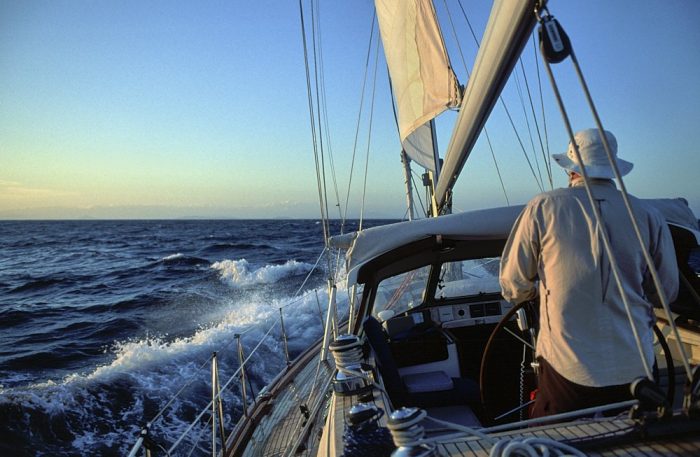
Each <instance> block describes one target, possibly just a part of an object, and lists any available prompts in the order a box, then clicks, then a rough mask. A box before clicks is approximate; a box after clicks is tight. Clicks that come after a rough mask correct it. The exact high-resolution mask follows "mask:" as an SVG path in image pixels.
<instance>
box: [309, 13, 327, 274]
mask: <svg viewBox="0 0 700 457" xmlns="http://www.w3.org/2000/svg"><path fill="white" fill-rule="evenodd" d="M317 3H318V2H314V0H311V37H312V40H311V42H312V43H313V57H314V59H313V64H314V86H315V89H316V115H317V117H318V144H319V149H320V151H321V154H320V155H321V175H322V179H321V183H322V188H323V196H322V199H323V202H322V203H321V204H322V205H323V206H325V213H324V216H325V217H322V220H321V223H322V224H323V226H324V233H325V234H326V237H329V236H330V225H329V219H330V216H329V214H328V185H327V183H326V164H325V154H324V149H323V124H322V122H321V111H322V110H321V96H320V94H319V85H320V84H319V71H320V70H319V67H320V63H321V62H320V57H319V54H320V50H319V49H318V48H317V46H316V42H317V41H318V40H319V39H320V38H317V36H318V34H317V33H316V25H317V24H316V22H317V21H318V17H319V16H320V14H319V13H318V12H317V9H318V6H316V8H314V5H315V4H317ZM319 46H320V45H319ZM328 262H329V264H328V270H329V274H331V271H330V259H329V261H328Z"/></svg>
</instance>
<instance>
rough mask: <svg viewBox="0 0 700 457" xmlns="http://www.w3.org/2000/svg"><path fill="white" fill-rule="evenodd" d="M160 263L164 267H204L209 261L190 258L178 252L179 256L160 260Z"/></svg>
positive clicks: (173, 255)
mask: <svg viewBox="0 0 700 457" xmlns="http://www.w3.org/2000/svg"><path fill="white" fill-rule="evenodd" d="M158 263H160V264H164V265H203V264H208V263H209V261H208V260H206V259H202V258H200V257H194V256H189V255H185V254H182V253H180V252H178V253H177V254H172V255H169V256H166V257H163V258H162V259H160V261H158Z"/></svg>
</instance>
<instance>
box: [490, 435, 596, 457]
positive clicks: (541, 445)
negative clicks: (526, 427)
mask: <svg viewBox="0 0 700 457" xmlns="http://www.w3.org/2000/svg"><path fill="white" fill-rule="evenodd" d="M549 455H554V456H561V457H569V456H571V457H586V454H584V453H583V452H581V451H579V450H578V449H576V448H575V447H573V446H569V445H568V444H565V443H560V442H559V441H555V440H552V439H549V438H539V437H531V438H510V439H502V440H500V441H499V442H498V443H496V445H495V446H494V447H492V448H491V452H490V453H489V457H511V456H512V457H516V456H517V457H521V456H527V457H540V456H543V457H547V456H549Z"/></svg>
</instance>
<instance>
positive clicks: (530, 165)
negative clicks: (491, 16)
mask: <svg viewBox="0 0 700 457" xmlns="http://www.w3.org/2000/svg"><path fill="white" fill-rule="evenodd" d="M457 4H458V5H459V7H460V9H461V10H462V15H463V16H464V20H465V21H466V22H467V26H468V27H469V31H470V32H471V35H472V38H474V42H475V43H476V45H477V47H480V46H481V44H480V43H479V38H477V36H476V33H475V32H474V28H473V27H472V24H471V21H469V17H467V12H466V11H465V9H464V6H463V5H462V0H457ZM498 100H499V101H500V102H501V105H502V106H503V109H504V111H505V112H506V116H507V117H508V121H509V122H510V125H511V127H512V128H513V132H514V133H515V137H516V138H517V140H518V144H520V149H521V150H522V152H523V155H524V156H525V160H526V161H527V165H528V166H529V167H530V171H531V172H532V176H533V177H534V178H535V182H536V183H537V187H539V189H540V191H541V192H544V188H543V187H542V184H541V183H540V181H539V180H538V179H537V174H536V173H535V169H534V168H533V166H532V162H531V161H530V157H529V156H528V154H527V151H526V150H525V146H524V145H523V142H522V140H521V139H520V134H518V129H517V128H516V127H515V122H513V118H512V116H511V115H510V111H508V107H507V106H506V102H505V101H504V100H503V96H501V95H499V96H498Z"/></svg>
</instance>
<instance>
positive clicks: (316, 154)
mask: <svg viewBox="0 0 700 457" xmlns="http://www.w3.org/2000/svg"><path fill="white" fill-rule="evenodd" d="M312 8H313V3H312ZM299 16H300V20H301V38H302V43H303V48H304V69H305V71H306V96H307V101H308V104H309V122H310V125H311V143H312V146H313V153H314V163H315V166H316V187H317V190H318V199H319V205H320V209H321V219H322V220H325V212H324V205H323V190H322V185H321V172H320V169H319V167H320V164H319V151H318V149H319V147H318V141H317V139H316V137H317V135H316V122H315V113H314V102H313V95H312V91H311V72H310V69H309V50H308V44H307V41H306V26H305V23H304V6H303V0H299ZM328 236H329V233H328V227H326V224H325V223H324V224H323V241H324V243H325V246H326V247H328V246H329V240H328Z"/></svg>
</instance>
